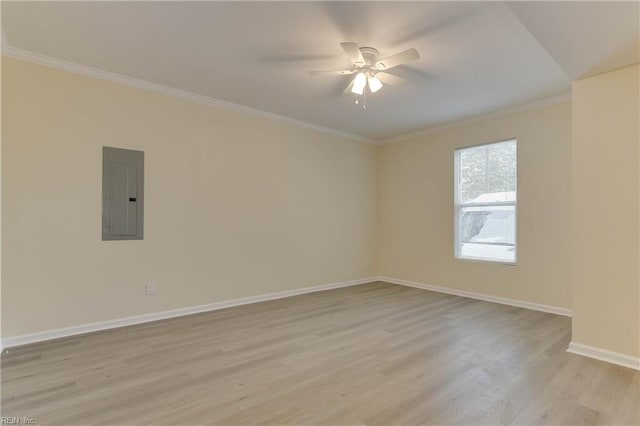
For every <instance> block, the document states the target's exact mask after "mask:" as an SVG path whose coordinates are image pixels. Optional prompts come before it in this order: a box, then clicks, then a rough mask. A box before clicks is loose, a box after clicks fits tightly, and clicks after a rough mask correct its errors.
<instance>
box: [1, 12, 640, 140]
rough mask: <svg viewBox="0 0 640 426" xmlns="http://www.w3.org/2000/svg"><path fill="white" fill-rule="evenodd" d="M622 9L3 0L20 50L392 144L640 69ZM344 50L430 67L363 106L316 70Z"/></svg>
mask: <svg viewBox="0 0 640 426" xmlns="http://www.w3.org/2000/svg"><path fill="white" fill-rule="evenodd" d="M605 3H606V4H605ZM610 4H611V2H604V3H602V4H596V6H592V5H591V6H590V5H589V4H588V3H582V2H579V3H571V4H558V3H542V2H526V3H517V4H511V3H510V4H507V3H504V2H2V24H3V29H4V31H5V32H6V35H7V37H8V40H9V43H10V45H11V47H12V48H15V49H22V50H25V51H29V52H34V53H37V54H41V55H46V56H49V57H53V58H59V59H62V60H65V61H70V62H74V63H78V64H82V65H85V66H89V67H93V68H97V69H100V70H104V71H109V72H112V73H117V74H122V75H125V76H128V77H133V78H137V79H141V80H145V81H149V82H153V83H157V84H161V85H165V86H169V87H172V88H177V89H181V90H185V91H189V92H193V93H196V94H200V95H204V96H208V97H211V98H215V99H219V100H223V101H227V102H231V103H234V104H239V105H243V106H247V107H251V108H256V109H260V110H264V111H268V112H271V113H275V114H278V115H282V116H286V117H290V118H294V119H297V120H301V121H305V122H309V123H313V124H315V125H318V126H323V127H327V128H331V129H336V130H339V131H342V132H347V133H351V134H354V135H359V136H364V137H366V138H370V139H373V140H384V139H387V138H391V137H395V136H398V135H402V134H406V133H411V132H414V131H417V130H420V129H424V128H426V127H430V126H433V125H438V124H443V123H446V122H451V121H455V120H459V119H463V118H467V117H470V116H474V115H478V114H483V113H487V112H491V111H496V110H499V109H503V108H508V107H512V106H516V105H521V104H524V103H529V102H533V101H536V100H539V99H544V98H547V97H551V96H555V95H559V94H562V93H567V92H569V91H570V88H571V84H570V81H571V79H570V77H571V78H576V77H580V76H584V75H587V74H589V73H593V72H602V71H606V70H609V69H613V68H618V67H620V66H624V65H627V64H630V63H637V62H638V44H637V43H638V5H637V3H634V2H628V3H624V4H614V5H613V6H610ZM610 8H611V10H613V12H610ZM634 19H635V20H634ZM574 29H575V31H574ZM342 41H355V42H357V43H359V44H360V45H361V46H373V47H375V48H377V49H378V50H379V51H380V54H381V56H382V57H384V56H389V55H392V54H395V53H397V52H399V51H402V50H404V49H407V48H411V47H415V48H416V49H417V50H418V51H419V52H420V54H421V56H422V58H421V59H420V60H418V61H416V62H413V63H411V64H410V65H407V66H401V67H398V68H396V69H394V71H396V73H397V75H400V76H403V77H406V78H408V79H409V83H408V84H406V85H404V86H401V87H384V88H383V89H382V90H380V91H379V92H378V93H376V94H373V95H371V96H369V97H368V101H367V109H366V110H363V109H362V108H360V107H358V106H356V105H355V104H354V98H353V97H352V96H350V95H344V94H342V92H343V90H344V88H345V86H346V85H347V83H348V77H346V76H311V75H310V74H309V73H308V71H310V70H321V69H339V68H343V67H348V66H349V62H348V60H347V59H346V57H345V55H344V53H343V52H342V50H341V48H340V45H339V43H340V42H342ZM634 43H635V44H634Z"/></svg>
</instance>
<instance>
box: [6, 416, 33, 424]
mask: <svg viewBox="0 0 640 426" xmlns="http://www.w3.org/2000/svg"><path fill="white" fill-rule="evenodd" d="M35 424H36V420H35V419H34V418H33V417H9V416H2V417H0V425H35Z"/></svg>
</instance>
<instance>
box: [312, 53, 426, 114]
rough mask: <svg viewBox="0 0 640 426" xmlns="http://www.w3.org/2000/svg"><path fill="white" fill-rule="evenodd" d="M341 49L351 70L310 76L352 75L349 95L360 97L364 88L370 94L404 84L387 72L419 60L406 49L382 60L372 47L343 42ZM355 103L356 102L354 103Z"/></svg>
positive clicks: (403, 80)
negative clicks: (386, 85)
mask: <svg viewBox="0 0 640 426" xmlns="http://www.w3.org/2000/svg"><path fill="white" fill-rule="evenodd" d="M340 46H342V49H343V50H344V52H345V53H346V54H347V56H348V57H349V60H351V63H352V64H353V68H351V69H346V70H329V71H311V72H310V73H311V74H312V75H353V74H355V77H353V79H352V80H351V82H350V83H349V86H347V90H349V89H350V91H351V93H355V94H356V95H362V94H364V93H365V87H366V86H367V84H368V86H369V90H370V91H371V93H375V92H377V91H378V90H380V89H381V88H382V86H383V84H388V85H390V86H396V85H399V84H402V83H404V82H405V81H406V80H405V79H404V78H402V77H398V76H396V75H393V74H390V73H388V72H387V71H388V70H389V69H391V68H393V67H396V66H398V65H402V64H406V63H407V62H411V61H415V60H416V59H419V58H420V54H419V53H418V51H417V50H416V49H407V50H404V51H402V52H400V53H397V54H395V55H391V56H389V57H387V58H384V59H378V56H379V52H378V50H377V49H374V48H373V47H358V43H354V42H343V43H340ZM356 103H357V101H356Z"/></svg>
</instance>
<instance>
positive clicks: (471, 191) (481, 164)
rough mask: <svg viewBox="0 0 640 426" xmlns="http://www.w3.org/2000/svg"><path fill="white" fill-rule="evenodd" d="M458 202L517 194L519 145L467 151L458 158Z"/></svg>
mask: <svg viewBox="0 0 640 426" xmlns="http://www.w3.org/2000/svg"><path fill="white" fill-rule="evenodd" d="M458 168H459V173H460V175H459V182H458V184H459V188H458V191H459V192H458V194H459V201H460V202H462V203H469V202H483V201H482V200H479V199H478V198H479V197H481V196H482V195H483V194H495V193H503V192H513V196H515V191H516V142H515V141H509V142H502V143H497V144H491V145H484V146H478V147H474V148H467V149H464V150H462V151H460V156H459V164H458Z"/></svg>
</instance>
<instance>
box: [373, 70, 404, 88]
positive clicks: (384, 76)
mask: <svg viewBox="0 0 640 426" xmlns="http://www.w3.org/2000/svg"><path fill="white" fill-rule="evenodd" d="M376 77H378V79H379V80H380V81H381V82H382V83H383V84H386V85H388V86H401V85H403V84H405V83H406V82H407V79H406V78H402V77H398V76H397V75H393V74H389V73H386V72H378V73H376Z"/></svg>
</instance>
